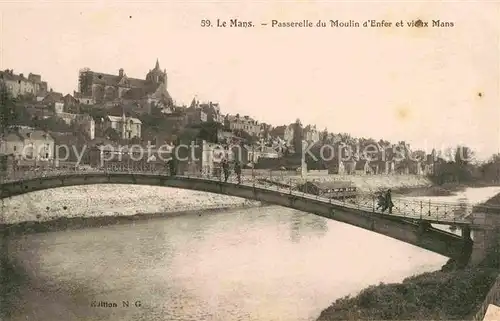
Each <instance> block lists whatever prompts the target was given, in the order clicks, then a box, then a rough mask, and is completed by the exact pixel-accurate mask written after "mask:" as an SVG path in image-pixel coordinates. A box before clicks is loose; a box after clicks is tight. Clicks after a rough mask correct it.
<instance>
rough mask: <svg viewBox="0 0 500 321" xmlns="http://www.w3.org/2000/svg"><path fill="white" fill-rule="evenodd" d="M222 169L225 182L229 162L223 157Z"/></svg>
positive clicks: (227, 176) (227, 175)
mask: <svg viewBox="0 0 500 321" xmlns="http://www.w3.org/2000/svg"><path fill="white" fill-rule="evenodd" d="M222 171H223V172H224V182H226V183H227V179H228V178H229V164H228V163H227V159H225V158H224V159H223V160H222Z"/></svg>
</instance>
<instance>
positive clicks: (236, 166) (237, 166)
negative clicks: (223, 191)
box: [234, 161, 241, 184]
mask: <svg viewBox="0 0 500 321" xmlns="http://www.w3.org/2000/svg"><path fill="white" fill-rule="evenodd" d="M234 172H235V173H236V177H237V178H238V184H241V164H240V162H238V161H236V162H235V163H234Z"/></svg>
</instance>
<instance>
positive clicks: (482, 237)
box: [469, 212, 500, 267]
mask: <svg viewBox="0 0 500 321" xmlns="http://www.w3.org/2000/svg"><path fill="white" fill-rule="evenodd" d="M472 222H473V224H472V231H473V235H474V245H473V247H472V254H471V258H470V261H469V265H470V266H477V265H480V264H488V265H491V266H492V267H499V262H500V260H499V259H500V257H499V249H500V237H499V236H500V212H488V213H486V212H477V213H472ZM485 260H487V261H485Z"/></svg>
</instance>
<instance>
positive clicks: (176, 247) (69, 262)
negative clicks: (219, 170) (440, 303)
mask: <svg viewBox="0 0 500 321" xmlns="http://www.w3.org/2000/svg"><path fill="white" fill-rule="evenodd" d="M145 188H147V187H145ZM499 192H500V188H498V187H497V188H474V189H472V188H471V189H468V190H466V191H465V192H463V193H459V194H457V195H455V196H448V197H446V198H443V197H439V198H436V199H438V200H445V201H457V200H462V201H463V199H464V198H465V199H466V200H467V201H468V202H471V203H476V202H480V201H484V200H486V199H488V198H490V197H491V196H493V195H495V194H496V193H499ZM427 199H428V198H427ZM9 248H10V250H9V254H10V259H11V260H13V262H16V265H17V266H18V268H19V269H21V270H22V271H23V273H26V274H27V275H28V279H29V280H28V283H26V284H24V285H22V286H20V287H19V292H18V294H17V297H16V298H12V300H11V301H12V306H11V308H12V309H11V310H12V316H11V320H37V321H53V320H67V321H72V320H148V321H159V320H175V321H177V320H178V321H189V320H193V321H209V320H210V321H211V320H221V321H225V320H228V321H229V320H241V321H253V320H260V321H271V320H273V321H274V320H283V321H302V320H304V321H306V320H314V319H315V318H317V317H318V316H319V314H320V312H321V310H323V309H324V308H326V307H327V306H329V305H330V303H331V302H332V301H334V300H335V299H336V298H339V297H341V296H345V295H348V294H356V293H357V292H358V291H360V290H361V289H363V288H365V287H367V286H369V285H374V284H378V283H379V282H399V281H401V280H402V279H404V278H405V277H407V276H410V275H413V274H418V273H422V272H426V271H433V270H437V269H439V268H440V267H441V266H442V265H443V264H444V263H445V262H446V260H447V259H446V258H445V257H442V256H440V255H437V254H434V253H431V252H428V251H425V250H423V249H420V248H418V247H414V246H411V245H408V244H405V243H402V242H399V241H396V240H393V239H391V238H388V237H385V236H382V235H378V234H375V233H372V232H369V231H366V230H362V229H359V228H356V227H352V226H349V225H346V224H342V223H338V222H335V221H332V220H327V219H324V218H321V217H317V216H314V215H311V214H306V213H302V212H298V211H294V210H291V209H287V208H282V207H258V208H250V209H235V210H232V211H225V212H221V213H209V214H208V213H207V214H202V215H198V214H187V215H183V216H173V217H168V218H161V219H152V220H148V221H139V222H135V223H130V224H125V225H114V226H107V227H101V228H87V229H83V230H71V231H60V232H50V233H42V234H32V235H25V236H22V237H16V238H15V239H11V240H9ZM101 301H102V302H108V303H113V302H114V303H116V304H117V307H92V305H93V304H94V303H93V302H101ZM122 301H128V302H129V306H128V307H124V306H123V302H122ZM139 301H140V303H139ZM136 303H137V306H136Z"/></svg>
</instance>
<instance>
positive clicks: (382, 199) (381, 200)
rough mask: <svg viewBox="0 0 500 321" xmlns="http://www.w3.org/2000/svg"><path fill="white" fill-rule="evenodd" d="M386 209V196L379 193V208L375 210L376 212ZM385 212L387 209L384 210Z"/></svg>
mask: <svg viewBox="0 0 500 321" xmlns="http://www.w3.org/2000/svg"><path fill="white" fill-rule="evenodd" d="M384 207H385V196H384V194H383V193H382V192H377V208H375V210H376V211H378V209H379V208H380V209H383V208H384ZM383 211H385V209H383Z"/></svg>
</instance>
